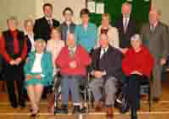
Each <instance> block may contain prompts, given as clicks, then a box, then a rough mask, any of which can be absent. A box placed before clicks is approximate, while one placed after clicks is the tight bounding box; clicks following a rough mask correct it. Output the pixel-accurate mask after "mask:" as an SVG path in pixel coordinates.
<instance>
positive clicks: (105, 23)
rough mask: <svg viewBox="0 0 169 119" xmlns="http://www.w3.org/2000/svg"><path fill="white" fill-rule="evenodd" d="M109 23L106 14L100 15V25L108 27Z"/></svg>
mask: <svg viewBox="0 0 169 119" xmlns="http://www.w3.org/2000/svg"><path fill="white" fill-rule="evenodd" d="M109 23H110V20H109V17H108V16H102V26H103V27H106V28H107V27H108V26H109Z"/></svg>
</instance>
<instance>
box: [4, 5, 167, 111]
mask: <svg viewBox="0 0 169 119" xmlns="http://www.w3.org/2000/svg"><path fill="white" fill-rule="evenodd" d="M52 10H53V8H52V5H51V4H48V3H47V4H44V6H43V11H44V15H45V16H44V17H42V18H40V19H37V20H36V21H35V25H34V24H33V22H32V20H26V21H25V25H24V26H25V35H24V33H23V32H21V31H19V30H18V29H17V24H18V23H17V20H16V18H15V17H11V18H9V19H8V20H7V25H8V30H7V31H5V32H3V37H1V43H2V45H1V51H2V52H1V54H2V56H3V58H4V59H5V64H4V79H5V80H6V82H7V88H8V93H9V99H10V102H11V106H12V107H17V106H18V104H19V105H20V106H21V107H24V106H25V104H24V99H23V96H22V94H23V91H22V89H23V86H24V84H23V79H24V73H23V65H24V63H25V59H26V57H27V54H28V52H31V51H34V49H35V47H34V42H35V40H36V39H39V38H42V39H44V40H45V41H46V43H47V49H48V50H49V51H50V52H51V53H52V58H53V67H54V72H56V70H57V69H56V66H55V59H57V56H58V54H59V52H60V51H61V49H62V48H63V47H64V45H65V43H66V41H67V39H68V34H70V33H74V34H75V39H76V43H77V44H78V45H81V46H82V47H84V48H85V50H86V51H88V53H91V52H92V50H93V49H94V48H95V47H98V46H100V43H99V40H98V39H99V37H100V34H105V35H106V36H107V39H108V41H109V44H110V45H111V46H112V47H115V48H117V49H118V51H121V52H122V53H123V54H126V52H127V51H128V48H129V47H130V46H131V45H130V39H131V36H132V35H134V34H135V33H136V23H135V21H134V20H133V18H132V17H131V15H130V14H131V10H132V6H131V4H129V3H124V4H123V5H122V17H121V18H120V19H119V20H118V21H117V23H116V25H115V26H116V27H112V26H111V25H110V16H109V15H108V14H103V15H102V24H101V26H100V27H99V28H98V32H97V28H96V26H95V25H94V24H93V23H90V22H89V14H90V12H89V11H88V10H87V9H82V10H81V12H80V17H81V19H82V24H80V25H75V24H74V23H73V21H72V16H73V11H72V10H71V9H70V8H66V9H65V10H64V11H63V15H64V17H65V22H63V24H61V25H59V22H58V21H57V20H54V19H53V18H52ZM159 17H160V13H159V11H158V10H156V9H152V10H151V11H150V12H149V23H148V24H145V25H144V26H143V27H142V29H141V38H142V39H143V44H145V45H146V46H147V47H148V49H149V50H150V53H151V54H152V55H153V57H155V68H154V70H153V77H154V81H153V92H154V93H153V98H154V99H156V100H158V99H159V98H160V95H161V82H160V73H161V65H163V64H165V63H166V55H167V53H168V34H167V27H166V26H165V25H164V24H162V23H161V22H159ZM58 26H60V30H61V34H60V33H59V31H58V30H57V29H54V27H58ZM56 39H57V40H56ZM56 49H57V50H56ZM102 52H103V51H102ZM37 62H39V61H37ZM73 65H74V64H73ZM103 73H105V72H103ZM14 77H15V79H14ZM40 77H41V78H42V77H43V76H40ZM14 80H16V82H17V85H18V94H19V101H18V100H17V98H16V95H15V92H14ZM37 99H38V98H37ZM36 111H37V109H36Z"/></svg>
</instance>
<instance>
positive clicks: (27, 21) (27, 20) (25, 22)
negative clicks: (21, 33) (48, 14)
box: [24, 19, 34, 27]
mask: <svg viewBox="0 0 169 119" xmlns="http://www.w3.org/2000/svg"><path fill="white" fill-rule="evenodd" d="M29 22H30V23H31V24H32V26H33V25H34V22H33V20H32V19H26V20H25V21H24V27H26V26H27V24H28V23H29Z"/></svg>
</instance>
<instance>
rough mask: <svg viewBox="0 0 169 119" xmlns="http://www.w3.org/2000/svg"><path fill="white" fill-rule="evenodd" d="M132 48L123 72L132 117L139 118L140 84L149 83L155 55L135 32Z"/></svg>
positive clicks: (126, 55)
mask: <svg viewBox="0 0 169 119" xmlns="http://www.w3.org/2000/svg"><path fill="white" fill-rule="evenodd" d="M131 46H132V47H131V48H129V49H128V51H127V52H126V54H125V58H124V59H123V61H122V69H123V72H124V73H125V74H126V76H127V84H128V85H127V89H126V91H127V97H128V101H129V105H130V107H131V119H137V113H136V112H137V109H138V108H139V100H140V98H139V93H140V85H141V84H142V83H146V82H147V83H148V82H149V81H148V78H149V77H150V75H151V71H152V68H153V57H152V55H151V54H150V53H149V51H148V49H147V48H146V47H145V46H143V45H142V41H141V38H140V36H139V35H138V34H135V35H134V36H132V38H131Z"/></svg>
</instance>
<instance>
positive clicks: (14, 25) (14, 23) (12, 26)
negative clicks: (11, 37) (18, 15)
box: [7, 19, 17, 31]
mask: <svg viewBox="0 0 169 119" xmlns="http://www.w3.org/2000/svg"><path fill="white" fill-rule="evenodd" d="M7 26H8V29H9V30H11V31H14V30H16V28H17V21H16V20H15V19H9V20H8V21H7Z"/></svg>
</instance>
